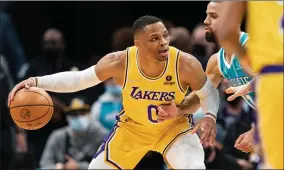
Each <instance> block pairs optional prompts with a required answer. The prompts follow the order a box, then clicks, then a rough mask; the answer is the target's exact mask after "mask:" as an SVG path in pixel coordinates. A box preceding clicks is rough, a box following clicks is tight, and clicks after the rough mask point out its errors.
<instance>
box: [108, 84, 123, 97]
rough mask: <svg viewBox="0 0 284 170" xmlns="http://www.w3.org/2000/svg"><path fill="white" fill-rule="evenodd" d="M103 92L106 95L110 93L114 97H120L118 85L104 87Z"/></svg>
mask: <svg viewBox="0 0 284 170" xmlns="http://www.w3.org/2000/svg"><path fill="white" fill-rule="evenodd" d="M105 90H106V92H107V93H110V94H112V95H115V96H120V95H121V87H120V86H119V85H116V86H110V85H107V86H105Z"/></svg>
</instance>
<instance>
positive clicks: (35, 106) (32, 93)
mask: <svg viewBox="0 0 284 170" xmlns="http://www.w3.org/2000/svg"><path fill="white" fill-rule="evenodd" d="M10 113H11V117H12V119H13V120H14V122H15V123H16V124H17V125H18V126H19V127H21V128H23V129H27V130H36V129H40V128H42V127H43V126H45V125H46V124H47V123H48V122H49V121H50V119H51V117H52V114H53V102H52V99H51V97H50V96H49V94H48V93H47V92H46V91H44V90H42V89H40V88H36V87H31V88H29V89H25V88H24V89H21V90H19V91H18V92H17V93H16V95H15V96H14V99H13V101H12V102H11V104H10Z"/></svg>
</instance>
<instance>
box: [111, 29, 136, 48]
mask: <svg viewBox="0 0 284 170" xmlns="http://www.w3.org/2000/svg"><path fill="white" fill-rule="evenodd" d="M129 46H133V30H132V28H131V27H122V28H118V29H116V30H115V31H114V33H113V35H112V51H121V50H125V49H126V48H127V47H129Z"/></svg>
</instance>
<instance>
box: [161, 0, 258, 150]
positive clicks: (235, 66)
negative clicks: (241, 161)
mask: <svg viewBox="0 0 284 170" xmlns="http://www.w3.org/2000/svg"><path fill="white" fill-rule="evenodd" d="M222 5H223V3H221V2H210V3H209V4H208V6H207V11H206V13H207V17H206V19H205V20H204V24H205V38H206V41H208V42H214V43H216V41H215V39H214V37H215V36H214V34H215V31H216V22H218V20H219V18H221V17H223V15H222V8H223V6H222ZM236 31H238V37H239V38H238V39H239V42H240V43H241V44H242V45H243V46H245V45H246V43H247V41H248V34H247V33H244V32H241V29H240V25H238V26H237V27H236ZM206 74H207V76H208V77H209V78H210V79H211V82H212V83H213V85H214V87H217V86H218V85H219V83H220V82H221V80H222V79H223V78H225V79H227V80H228V81H229V82H230V84H231V86H232V87H230V88H228V89H227V90H226V93H234V94H233V95H231V96H230V97H228V100H229V101H232V100H234V99H235V98H236V97H238V96H240V94H239V93H242V94H243V93H245V95H243V96H242V97H243V99H244V100H245V101H246V102H247V103H248V105H249V106H251V107H252V108H253V109H255V104H254V98H255V94H254V92H250V90H249V88H248V87H250V85H249V84H250V83H251V82H252V80H253V77H252V76H250V75H249V74H247V73H246V71H245V70H244V69H243V67H242V66H241V64H240V62H239V60H238V58H237V57H236V56H235V53H234V51H230V50H228V49H226V48H221V49H220V50H219V52H218V53H216V54H213V55H212V56H211V57H210V59H209V61H208V64H207V68H206ZM242 90H247V91H246V92H242ZM247 93H248V94H247ZM194 100H195V101H194ZM198 100H199V98H198V97H197V96H196V95H194V94H190V95H189V96H187V97H186V98H185V100H184V102H183V103H182V104H181V105H180V106H179V109H177V108H176V106H175V105H170V106H169V105H162V106H161V107H160V109H161V111H160V112H159V115H162V116H164V118H167V117H172V116H173V115H174V114H178V115H183V114H185V113H192V112H193V111H195V110H196V109H197V108H198V107H199V102H198ZM170 107H173V108H170ZM171 111H174V112H173V113H170V112H171ZM176 111H177V112H176ZM178 112H179V113H178ZM163 113H164V114H163ZM161 119H163V118H161ZM253 135H254V125H252V129H251V130H250V131H248V132H246V133H244V134H242V135H240V136H239V138H238V139H237V140H236V142H235V147H236V148H237V149H239V150H241V151H243V152H250V151H252V148H253V147H252V146H253Z"/></svg>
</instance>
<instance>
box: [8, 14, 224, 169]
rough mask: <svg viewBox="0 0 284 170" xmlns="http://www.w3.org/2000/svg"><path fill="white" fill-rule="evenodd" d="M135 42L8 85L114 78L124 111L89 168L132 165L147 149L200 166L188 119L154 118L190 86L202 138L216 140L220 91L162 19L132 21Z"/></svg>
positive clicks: (71, 86) (173, 163) (53, 85)
mask: <svg viewBox="0 0 284 170" xmlns="http://www.w3.org/2000/svg"><path fill="white" fill-rule="evenodd" d="M133 28H134V31H135V33H134V43H135V46H133V47H129V48H128V49H127V50H125V51H119V52H114V53H110V54H107V55H106V56H104V57H103V58H102V59H101V60H100V61H99V62H98V63H97V64H96V65H95V66H93V67H91V68H89V69H86V70H83V71H79V72H62V73H57V74H53V75H48V76H43V77H36V78H30V79H28V80H25V81H23V82H21V83H19V84H18V85H16V86H15V88H14V89H13V90H12V92H11V93H10V96H9V101H10V100H13V96H14V94H15V92H16V91H17V90H19V89H20V88H24V87H30V86H37V87H40V88H43V89H45V90H48V91H54V92H61V93H63V92H74V91H79V90H82V89H86V88H89V87H92V86H95V85H97V84H99V83H100V82H102V81H105V80H107V79H109V78H111V77H113V78H114V79H115V80H116V81H117V82H118V83H119V84H120V85H121V86H122V88H123V90H122V95H123V110H122V111H121V113H120V114H119V116H118V121H117V123H116V125H115V127H114V129H113V131H112V132H111V134H110V135H109V136H108V137H107V138H106V140H105V142H104V143H103V144H102V145H101V147H100V148H99V150H98V152H97V154H96V155H95V157H94V159H93V161H92V162H91V163H90V166H89V168H90V169H110V168H116V169H117V168H118V169H133V168H134V167H135V166H136V165H137V163H138V162H139V161H140V159H141V158H142V157H143V156H144V155H145V154H146V153H147V152H148V151H149V150H153V151H157V152H160V153H161V154H163V156H164V159H165V161H166V162H167V163H168V165H169V166H170V167H172V168H174V169H204V168H205V165H204V151H203V148H202V145H201V143H200V139H199V138H198V136H197V134H195V133H193V132H195V130H193V132H192V133H191V130H192V128H193V127H192V118H191V116H188V115H185V116H182V117H179V118H175V119H171V120H167V121H164V122H158V121H157V112H158V110H157V106H158V105H160V104H166V103H170V102H171V101H172V102H174V103H175V104H177V105H179V104H180V103H181V102H182V100H183V99H184V96H185V94H186V91H187V89H188V88H191V89H192V90H193V91H195V93H196V94H197V95H198V97H199V98H200V99H201V101H202V102H201V106H202V108H203V109H204V110H205V112H206V116H205V117H204V118H203V120H202V123H201V126H202V127H203V130H204V135H203V136H202V137H201V142H208V143H209V142H210V143H213V142H214V141H215V136H216V125H215V121H216V120H215V117H216V113H217V110H218V107H219V95H218V91H217V90H216V89H215V88H214V87H213V85H212V83H211V81H210V79H207V77H206V74H205V73H204V71H203V69H202V67H201V64H200V63H199V62H198V60H197V59H196V58H194V57H193V56H191V55H189V54H187V53H184V52H182V51H180V50H178V49H176V48H174V47H169V35H168V30H167V29H166V28H165V26H164V24H163V23H162V22H161V20H160V19H158V18H156V17H153V16H143V17H141V18H139V19H137V20H136V21H135V23H134V24H133Z"/></svg>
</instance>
